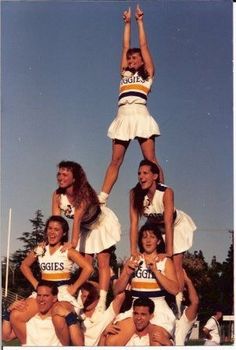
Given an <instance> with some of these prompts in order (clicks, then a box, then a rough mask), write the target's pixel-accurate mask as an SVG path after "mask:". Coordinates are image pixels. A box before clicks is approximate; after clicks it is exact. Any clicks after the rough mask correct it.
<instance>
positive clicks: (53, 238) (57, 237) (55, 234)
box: [47, 221, 63, 246]
mask: <svg viewBox="0 0 236 350" xmlns="http://www.w3.org/2000/svg"><path fill="white" fill-rule="evenodd" d="M62 237H63V229H62V226H61V224H60V223H59V222H57V221H50V222H49V224H48V228H47V238H48V243H49V245H50V246H55V245H56V244H59V243H60V242H61V239H62Z"/></svg>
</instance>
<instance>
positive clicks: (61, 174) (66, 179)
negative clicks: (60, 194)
mask: <svg viewBox="0 0 236 350" xmlns="http://www.w3.org/2000/svg"><path fill="white" fill-rule="evenodd" d="M57 182H58V185H59V187H60V188H64V189H67V188H69V187H71V186H73V184H74V182H75V179H74V176H73V173H72V171H71V169H68V168H59V170H58V173H57Z"/></svg>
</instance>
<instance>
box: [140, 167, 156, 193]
mask: <svg viewBox="0 0 236 350" xmlns="http://www.w3.org/2000/svg"><path fill="white" fill-rule="evenodd" d="M157 178H158V175H157V174H153V172H152V171H151V167H150V166H148V165H143V166H141V167H140V168H139V170H138V181H139V183H140V186H141V188H142V190H149V189H152V188H153V189H156V180H157Z"/></svg>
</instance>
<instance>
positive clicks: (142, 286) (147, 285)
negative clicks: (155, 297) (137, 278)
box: [131, 282, 160, 289]
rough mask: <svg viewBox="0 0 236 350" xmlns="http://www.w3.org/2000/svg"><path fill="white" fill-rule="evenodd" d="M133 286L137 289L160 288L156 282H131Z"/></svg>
mask: <svg viewBox="0 0 236 350" xmlns="http://www.w3.org/2000/svg"><path fill="white" fill-rule="evenodd" d="M131 287H132V288H135V289H157V288H158V289H160V286H159V284H158V283H156V282H131Z"/></svg>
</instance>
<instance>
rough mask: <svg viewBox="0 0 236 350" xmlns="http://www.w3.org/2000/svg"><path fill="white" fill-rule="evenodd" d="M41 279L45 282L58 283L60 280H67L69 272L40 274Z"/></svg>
mask: <svg viewBox="0 0 236 350" xmlns="http://www.w3.org/2000/svg"><path fill="white" fill-rule="evenodd" d="M42 279H43V280H46V281H60V280H69V279H70V273H69V272H56V273H45V272H43V273H42Z"/></svg>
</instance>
